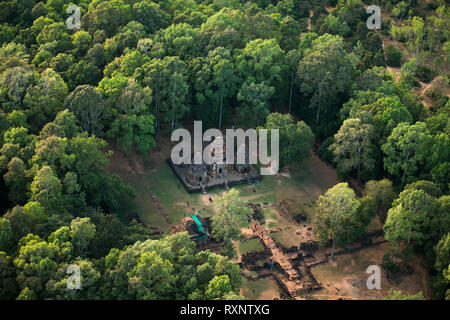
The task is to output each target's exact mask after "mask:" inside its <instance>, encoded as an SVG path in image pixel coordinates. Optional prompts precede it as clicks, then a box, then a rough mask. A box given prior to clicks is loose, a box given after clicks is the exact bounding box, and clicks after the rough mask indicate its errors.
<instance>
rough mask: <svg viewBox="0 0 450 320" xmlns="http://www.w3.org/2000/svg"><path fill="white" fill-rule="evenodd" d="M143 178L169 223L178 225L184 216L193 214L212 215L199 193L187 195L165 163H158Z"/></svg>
mask: <svg viewBox="0 0 450 320" xmlns="http://www.w3.org/2000/svg"><path fill="white" fill-rule="evenodd" d="M145 177H146V179H147V182H148V184H149V186H150V188H151V190H152V191H153V193H154V194H155V195H156V197H157V198H158V199H159V200H160V201H161V202H162V204H163V205H164V208H165V210H166V212H167V214H168V215H169V219H170V222H171V223H173V224H178V223H180V221H181V219H183V218H184V217H185V216H189V215H192V214H194V213H195V212H197V213H198V214H199V215H200V216H210V215H211V214H212V211H211V208H210V207H208V206H206V205H205V204H204V203H203V202H202V200H201V193H188V192H187V191H186V189H185V188H184V187H183V185H182V184H181V182H180V181H179V180H178V178H177V177H176V176H175V174H174V173H173V172H172V169H171V168H170V166H169V165H168V164H167V163H166V162H163V163H160V164H159V165H158V167H157V169H156V170H155V171H154V172H152V173H146V175H145ZM187 202H189V207H188V206H187ZM193 209H194V210H193ZM198 210H200V211H198Z"/></svg>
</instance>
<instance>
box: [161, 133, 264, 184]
mask: <svg viewBox="0 0 450 320" xmlns="http://www.w3.org/2000/svg"><path fill="white" fill-rule="evenodd" d="M203 150H205V152H209V154H210V155H211V156H212V157H214V156H215V155H216V154H218V155H220V154H222V156H223V159H222V161H216V160H214V161H213V163H212V164H207V163H205V161H204V159H203V157H202V159H203V160H202V163H201V164H194V161H193V159H194V158H196V157H199V156H200V155H199V154H198V153H197V155H192V157H191V159H192V161H191V164H185V163H182V164H180V165H177V164H174V163H173V162H172V160H171V159H170V158H169V159H167V162H168V163H169V165H170V167H171V168H172V170H173V171H174V173H175V174H176V176H177V177H178V179H180V181H181V183H182V184H183V185H184V187H185V188H186V190H187V191H188V192H199V191H201V192H203V193H206V190H207V189H210V188H214V187H224V188H225V189H227V190H228V189H229V188H230V187H231V186H232V185H234V184H239V183H248V184H250V183H255V182H259V181H260V180H261V176H260V174H259V172H258V170H257V169H256V168H255V167H254V166H253V165H251V164H249V158H250V157H249V150H248V147H247V146H246V144H245V143H243V144H241V145H239V146H238V147H237V148H236V147H235V151H234V164H226V161H225V160H226V151H225V150H226V139H225V137H223V136H218V137H216V138H215V139H214V141H213V142H212V143H210V144H208V142H203ZM238 155H240V157H245V162H244V163H237V159H238ZM219 157H220V158H222V157H221V156H219Z"/></svg>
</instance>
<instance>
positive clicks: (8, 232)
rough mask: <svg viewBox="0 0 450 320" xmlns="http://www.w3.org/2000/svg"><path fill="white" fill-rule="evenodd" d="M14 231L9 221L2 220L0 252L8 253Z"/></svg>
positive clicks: (0, 223)
mask: <svg viewBox="0 0 450 320" xmlns="http://www.w3.org/2000/svg"><path fill="white" fill-rule="evenodd" d="M12 237H13V233H12V229H11V222H9V220H6V219H3V218H0V250H1V251H6V250H8V249H9V246H10V245H11V244H12Z"/></svg>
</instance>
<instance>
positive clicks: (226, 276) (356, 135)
mask: <svg viewBox="0 0 450 320" xmlns="http://www.w3.org/2000/svg"><path fill="white" fill-rule="evenodd" d="M371 4H376V5H378V6H380V7H381V8H382V11H383V17H384V18H383V20H382V29H381V30H376V31H373V30H369V29H368V28H367V26H366V20H367V18H368V16H369V15H368V14H367V13H366V9H365V7H367V5H371ZM71 5H76V6H78V7H79V8H80V13H81V21H80V23H81V28H80V29H70V28H68V27H67V25H66V19H67V18H68V17H69V15H70V13H68V11H67V9H68V8H69V6H71ZM385 12H387V13H385ZM384 15H386V17H385V16H384ZM386 39H388V40H389V41H388V42H386ZM383 41H385V42H386V43H388V45H384V42H383ZM395 44H400V45H395ZM393 70H394V72H393ZM449 70H450V9H449V3H448V1H445V0H431V1H427V2H421V1H415V0H405V1H399V0H390V1H386V0H375V1H373V2H370V3H369V2H363V1H361V0H313V1H303V0H282V1H270V0H260V1H243V0H205V1H194V0H161V1H157V0H154V1H151V0H113V1H107V0H93V1H90V0H81V1H69V0H46V1H35V0H7V1H2V2H1V3H0V102H1V107H0V191H1V199H0V203H1V205H0V216H1V217H0V274H1V277H0V282H1V283H0V299H48V298H50V299H240V298H242V296H240V295H239V288H240V286H241V274H240V270H239V267H238V266H237V265H236V264H235V263H234V262H231V261H230V260H229V257H227V254H228V253H229V251H230V250H225V251H224V253H223V255H219V254H216V253H212V252H210V251H199V250H197V249H196V247H195V244H194V243H193V242H192V241H190V240H189V237H188V236H187V234H186V233H178V234H175V235H172V236H165V237H163V238H161V239H155V238H154V237H152V236H151V235H150V233H151V232H150V230H149V229H147V228H145V227H144V226H142V225H141V224H139V223H138V222H136V221H132V222H131V223H125V222H124V221H122V220H120V219H119V217H118V215H117V212H118V210H119V209H120V208H123V206H124V205H126V204H127V203H128V202H130V201H132V200H133V199H134V197H135V190H133V188H132V187H131V186H130V185H128V184H127V183H125V182H124V181H123V180H122V179H121V178H119V176H117V175H115V174H111V173H109V172H107V171H106V170H105V167H106V165H107V163H108V158H109V156H110V155H111V154H110V152H109V151H105V150H107V149H106V147H107V146H108V143H109V144H113V145H114V146H116V147H117V148H118V149H119V150H121V151H123V152H124V153H125V154H127V155H129V154H130V152H131V150H132V149H133V148H135V150H137V152H138V153H139V154H140V155H142V156H143V157H146V156H148V155H149V154H150V153H151V152H152V150H153V149H154V148H155V147H157V145H156V135H157V134H165V135H168V134H170V132H171V131H172V130H173V129H175V128H178V127H182V126H184V125H189V124H191V123H192V121H193V120H202V121H203V126H204V128H205V129H207V128H209V127H213V128H222V127H231V126H232V125H233V126H234V125H236V126H239V127H243V128H256V127H260V128H266V129H269V130H270V129H277V128H279V129H280V143H281V145H282V146H281V148H280V150H281V154H280V162H281V165H282V167H284V166H287V165H289V164H293V163H301V161H302V160H304V159H306V158H307V157H308V156H309V154H310V149H311V147H312V146H313V144H317V145H320V147H318V154H319V156H320V157H321V158H322V159H324V160H325V161H328V162H329V163H331V164H332V165H333V166H335V167H336V169H337V172H338V174H339V176H340V178H341V180H343V181H346V180H348V179H350V178H355V179H356V180H357V183H358V184H360V185H363V184H366V185H365V189H364V194H363V196H362V197H361V198H357V196H356V195H355V193H354V191H353V190H352V189H350V188H349V187H348V185H347V184H345V183H342V184H338V185H336V186H335V187H334V188H332V189H330V190H329V191H328V192H327V193H326V194H325V195H323V196H321V197H320V199H319V200H318V203H317V210H318V211H319V214H318V216H317V225H319V226H321V229H320V231H319V238H320V242H321V243H324V244H325V243H328V241H329V240H333V243H334V242H335V240H336V241H337V242H338V244H342V245H345V244H346V243H350V242H351V241H353V240H354V239H355V238H357V236H358V235H360V234H361V232H363V231H364V228H365V227H366V226H367V224H368V223H369V221H370V219H371V218H372V217H373V216H375V215H379V216H380V217H382V219H383V221H385V226H384V230H385V237H386V239H387V240H389V241H390V242H391V243H392V244H393V251H392V253H391V254H390V255H387V256H386V266H385V267H386V268H388V267H391V268H394V267H393V265H394V266H395V264H394V263H393V262H392V259H393V257H401V258H402V259H407V257H408V254H409V253H410V252H411V250H414V251H416V252H419V253H421V254H423V255H425V257H426V261H427V266H428V270H429V272H430V274H431V275H432V277H433V280H432V284H431V285H432V287H433V289H434V293H435V295H436V297H438V298H445V296H446V295H447V298H448V297H449V296H450V294H449V292H450V291H448V290H449V289H448V288H449V283H450V265H449V264H450V233H449V232H450V218H449V213H450V202H449V189H450V180H449V174H450V121H449V119H450V117H449V113H450V100H449V97H448V92H449V91H448V88H449V81H450V79H449V74H450V73H449ZM424 83H425V85H426V86H427V88H426V90H424V91H421V92H419V91H418V88H420V87H421V84H424ZM234 197H238V195H236V194H234V193H230V194H229V195H226V196H224V197H223V199H222V200H221V201H219V204H220V205H218V206H219V207H220V208H219V210H220V212H221V213H220V214H218V215H217V217H216V218H215V219H216V220H215V222H213V223H215V224H216V225H220V224H223V223H224V221H226V219H227V215H226V212H228V211H229V210H232V209H233V210H237V212H238V215H239V217H240V218H241V219H243V220H242V221H244V222H245V220H246V219H247V218H248V216H249V214H250V213H249V212H247V211H246V209H245V208H241V205H239V208H237V209H236V207H234V206H236V203H239V199H238V198H237V200H235V201H234V200H233V201H232V203H231V204H230V203H227V201H231V200H230V199H231V198H234ZM342 197H344V198H345V199H346V200H345V201H347V202H346V203H341V202H337V200H336V199H337V198H339V199H341V198H342ZM230 208H232V209H230ZM247 209H248V208H247ZM336 214H341V215H342V217H341V218H342V220H341V221H340V222H339V224H333V222H332V221H334V220H333V219H334V218H333V217H335V216H336ZM332 218H333V219H332ZM213 226H214V225H213ZM240 226H242V225H241V223H238V224H236V225H233V224H231V223H230V225H229V226H228V227H229V229H226V230H220V231H219V230H218V229H217V230H216V231H215V235H216V236H218V237H219V238H223V240H225V241H226V243H229V242H230V241H231V240H232V239H236V237H237V236H238V234H239V227H240ZM217 228H218V227H217ZM400 243H406V246H403V245H400ZM228 249H229V248H228ZM231 255H232V253H231ZM71 264H77V265H78V266H80V268H81V271H82V273H83V275H84V277H83V279H84V280H83V281H84V286H83V289H82V290H78V291H76V292H67V290H66V281H67V277H68V275H67V274H66V269H67V267H68V266H69V265H71ZM391 296H392V297H396V296H397V297H400V296H401V293H398V292H392V294H391Z"/></svg>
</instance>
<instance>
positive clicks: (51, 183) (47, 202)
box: [31, 166, 62, 210]
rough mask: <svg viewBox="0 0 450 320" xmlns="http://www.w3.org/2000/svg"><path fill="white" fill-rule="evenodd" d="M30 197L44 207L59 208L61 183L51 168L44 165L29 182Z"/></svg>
mask: <svg viewBox="0 0 450 320" xmlns="http://www.w3.org/2000/svg"><path fill="white" fill-rule="evenodd" d="M31 199H32V200H33V201H37V202H39V203H40V204H41V205H42V206H43V207H44V208H45V209H50V210H56V209H58V208H61V200H62V185H61V181H60V180H59V179H58V177H57V176H55V174H54V172H53V170H52V168H50V167H49V166H44V167H42V168H41V169H39V171H38V172H37V174H36V176H35V177H34V179H33V182H32V183H31Z"/></svg>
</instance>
